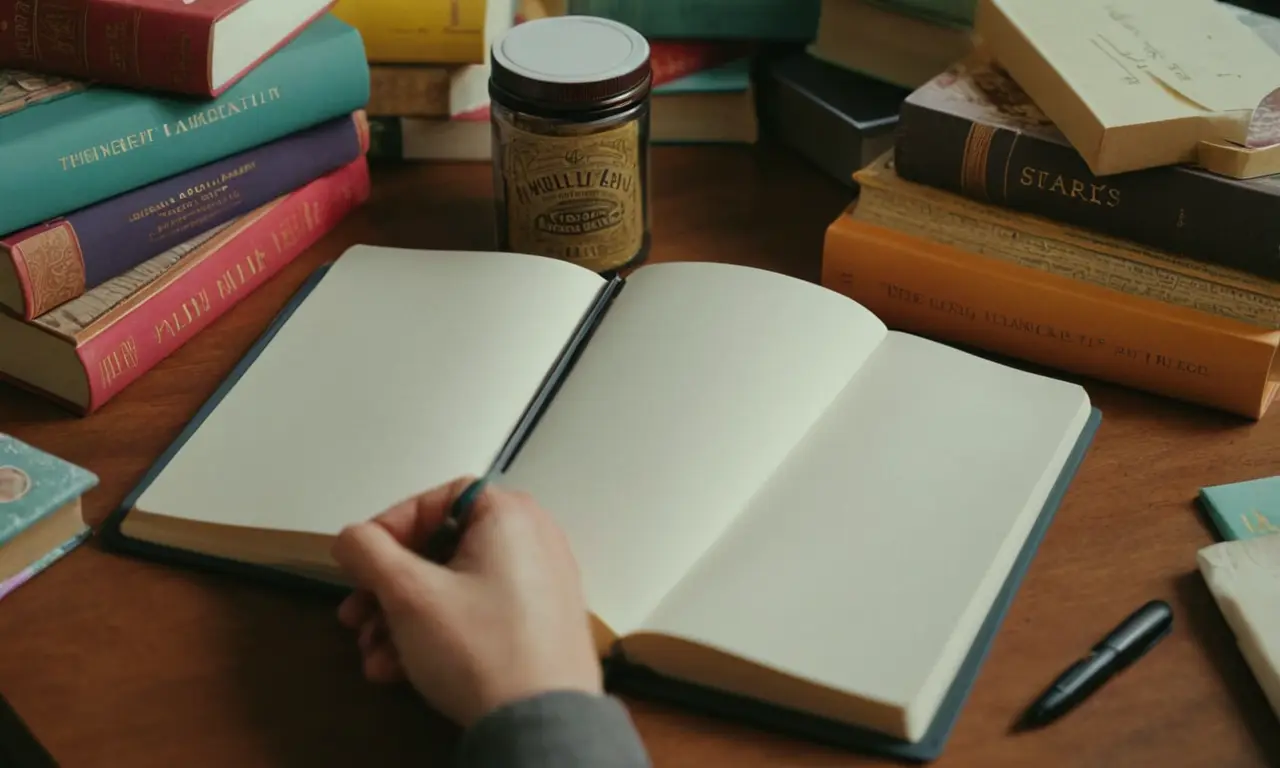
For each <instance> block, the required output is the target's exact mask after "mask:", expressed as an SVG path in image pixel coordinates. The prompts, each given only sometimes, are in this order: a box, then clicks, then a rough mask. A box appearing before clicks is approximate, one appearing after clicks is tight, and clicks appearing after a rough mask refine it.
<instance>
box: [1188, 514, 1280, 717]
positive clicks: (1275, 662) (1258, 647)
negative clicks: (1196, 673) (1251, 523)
mask: <svg viewBox="0 0 1280 768" xmlns="http://www.w3.org/2000/svg"><path fill="white" fill-rule="evenodd" d="M1196 561H1197V563H1198V565H1199V566H1200V573H1201V575H1202V576H1203V577H1204V580H1205V583H1206V584H1208V585H1209V591H1210V592H1211V593H1212V594H1213V599H1214V600H1215V601H1217V603H1218V608H1219V610H1221V611H1222V615H1223V617H1224V618H1225V619H1226V620H1227V624H1228V626H1230V627H1231V631H1232V633H1233V634H1235V636H1236V643H1237V644H1238V645H1239V646H1240V653H1241V654H1242V655H1243V656H1244V659H1245V662H1246V663H1247V664H1248V665H1249V669H1250V670H1251V671H1252V672H1253V676H1254V677H1255V678H1256V679H1257V680H1258V685H1260V686H1261V687H1262V691H1263V693H1264V694H1265V695H1266V697H1267V701H1268V702H1270V704H1271V709H1272V710H1274V711H1275V714H1276V717H1277V718H1280V534H1271V535H1268V536H1259V537H1257V538H1253V539H1240V540H1237V541H1224V542H1220V543H1218V544H1214V545H1212V546H1208V547H1205V548H1204V549H1202V550H1200V552H1199V553H1198V554H1197V555H1196Z"/></svg>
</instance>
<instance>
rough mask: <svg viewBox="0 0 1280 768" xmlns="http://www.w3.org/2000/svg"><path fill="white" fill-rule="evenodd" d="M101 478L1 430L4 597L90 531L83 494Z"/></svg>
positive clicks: (0, 576)
mask: <svg viewBox="0 0 1280 768" xmlns="http://www.w3.org/2000/svg"><path fill="white" fill-rule="evenodd" d="M97 484H98V478H97V476H96V475H94V474H93V473H92V472H89V471H87V470H84V469H81V468H80V467H78V466H76V465H74V464H71V463H70V462H67V461H64V460H62V459H60V458H58V457H56V456H53V455H51V454H49V453H46V452H44V451H42V450H40V449H38V448H36V447H34V446H31V445H28V444H26V443H24V442H22V441H20V440H18V439H16V438H14V437H10V436H9V435H6V434H3V433H0V598H3V597H4V596H5V595H7V594H9V593H10V592H12V591H13V590H15V589H17V588H18V587H19V586H21V585H23V584H25V583H26V582H28V581H30V580H31V579H32V578H33V577H34V576H36V575H37V574H39V573H40V572H42V571H44V570H45V569H46V568H48V567H49V566H50V565H52V564H53V563H54V562H55V561H57V560H59V559H60V558H62V556H63V555H65V554H67V553H68V552H70V551H71V550H73V549H75V548H76V547H77V546H78V545H79V544H80V543H81V542H83V541H84V540H85V539H86V538H87V537H88V536H89V530H90V529H89V526H87V525H86V524H85V522H84V518H83V516H82V515H81V511H80V499H81V497H82V496H83V495H84V494H85V493H86V492H88V491H89V490H90V489H91V488H93V487H95V486H96V485H97ZM0 762H2V761H0Z"/></svg>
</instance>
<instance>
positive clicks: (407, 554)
mask: <svg viewBox="0 0 1280 768" xmlns="http://www.w3.org/2000/svg"><path fill="white" fill-rule="evenodd" d="M333 557H334V559H335V560H336V561H337V562H338V565H339V566H340V567H341V568H342V570H343V571H344V572H345V573H346V574H347V576H348V577H350V578H351V579H352V580H353V581H354V582H355V584H356V586H357V587H359V588H362V589H365V590H368V591H369V592H372V593H373V595H374V597H375V598H376V599H377V602H378V603H379V604H380V605H381V607H382V610H384V611H395V610H396V609H397V608H398V607H401V606H405V605H406V604H409V603H412V602H415V601H417V600H418V599H419V598H420V597H421V595H422V594H423V592H424V591H427V590H429V589H430V588H431V584H430V583H431V582H432V581H433V580H434V579H436V578H439V577H440V576H441V575H442V574H443V573H445V571H443V569H440V568H439V566H436V565H433V564H432V563H428V562H427V561H426V560H424V559H423V558H421V557H419V556H418V554H417V553H415V552H413V551H411V550H409V549H406V548H405V547H404V546H403V545H401V543H400V542H399V541H397V540H396V539H395V538H394V537H393V536H392V535H391V533H390V532H388V531H387V529H386V528H383V527H382V526H380V525H378V524H376V523H373V522H368V523H360V524H358V525H353V526H349V527H347V528H346V529H344V530H343V531H342V533H341V534H339V535H338V540H337V543H335V544H334V547H333ZM358 602H359V601H358ZM347 610H348V611H350V612H352V613H355V612H358V610H359V608H358V607H355V608H349V609H347Z"/></svg>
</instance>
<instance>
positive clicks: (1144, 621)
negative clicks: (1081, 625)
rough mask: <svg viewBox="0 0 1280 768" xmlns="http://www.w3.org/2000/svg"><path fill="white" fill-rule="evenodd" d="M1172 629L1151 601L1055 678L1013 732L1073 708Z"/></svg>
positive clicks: (1162, 606)
mask: <svg viewBox="0 0 1280 768" xmlns="http://www.w3.org/2000/svg"><path fill="white" fill-rule="evenodd" d="M1172 629H1173V611H1172V609H1171V608H1170V607H1169V604H1168V603H1166V602H1164V601H1163V600H1152V601H1151V602H1149V603H1147V604H1146V605H1144V606H1142V607H1141V608H1139V609H1138V610H1137V611H1135V612H1134V613H1133V614H1132V615H1130V616H1129V618H1127V619H1125V620H1124V622H1123V623H1121V624H1120V626H1118V627H1116V628H1115V629H1114V630H1112V632H1111V633H1110V634H1109V635H1107V636H1106V637H1105V638H1103V639H1102V641H1101V642H1099V643H1098V644H1097V645H1095V646H1094V647H1093V649H1092V650H1091V651H1090V652H1089V655H1087V656H1085V657H1084V658H1082V659H1080V660H1079V661H1077V662H1076V663H1075V664H1073V665H1072V666H1071V667H1070V668H1068V669H1067V671H1065V672H1063V673H1062V674H1061V675H1059V676H1058V679H1057V680H1055V681H1054V682H1053V685H1051V686H1050V687H1049V689H1048V690H1047V691H1045V692H1044V693H1043V694H1042V695H1041V696H1040V698H1039V699H1037V700H1036V702H1035V703H1034V704H1032V705H1031V707H1030V708H1028V709H1027V711H1026V712H1024V713H1023V715H1022V718H1021V719H1020V720H1019V721H1018V722H1017V723H1016V724H1015V726H1014V730H1018V731H1022V730H1028V729H1031V728H1038V727H1040V726H1042V725H1046V724H1048V723H1050V722H1052V721H1054V720H1056V719H1058V718H1059V717H1061V716H1062V715H1064V714H1066V713H1067V712H1068V711H1069V710H1071V709H1072V708H1074V707H1075V706H1076V705H1077V704H1079V703H1080V702H1081V701H1083V700H1084V699H1086V698H1088V696H1089V694H1091V693H1093V692H1094V691H1096V690H1097V689H1098V688H1100V687H1101V686H1102V684H1103V683H1105V682H1106V681H1107V680H1110V679H1111V678H1112V677H1113V676H1114V675H1115V674H1116V673H1117V672H1119V671H1120V670H1122V669H1124V668H1125V667H1127V666H1129V665H1130V664H1132V663H1133V662H1134V661H1137V660H1138V659H1139V658H1141V657H1142V656H1143V654H1145V653H1146V652H1147V651H1149V650H1151V649H1152V648H1154V647H1155V645H1156V644H1157V643H1158V642H1160V640H1161V639H1163V638H1164V636H1165V635H1167V634H1169V632H1170V630H1172Z"/></svg>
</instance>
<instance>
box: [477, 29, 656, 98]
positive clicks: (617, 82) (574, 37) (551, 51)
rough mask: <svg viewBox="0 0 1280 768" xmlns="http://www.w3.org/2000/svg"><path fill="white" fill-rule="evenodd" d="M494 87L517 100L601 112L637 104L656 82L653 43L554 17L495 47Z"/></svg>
mask: <svg viewBox="0 0 1280 768" xmlns="http://www.w3.org/2000/svg"><path fill="white" fill-rule="evenodd" d="M491 59H492V74H491V77H492V82H493V85H495V86H496V87H497V88H499V89H501V90H503V91H506V92H507V93H510V94H511V95H513V96H514V97H516V98H518V99H523V100H527V101H532V102H539V103H542V104H545V105H547V106H552V107H559V108H573V107H588V108H599V107H608V106H612V105H615V104H617V103H620V102H626V101H631V100H634V99H636V98H637V97H639V96H642V95H643V94H645V93H647V92H648V89H649V85H650V82H651V71H650V65H649V42H648V41H647V40H645V38H644V36H643V35H641V34H640V33H639V32H636V31H635V30H634V29H632V28H631V27H629V26H627V25H625V24H621V23H618V22H616V21H613V20H610V19H601V18H597V17H595V16H554V17H550V18H545V19H538V20H536V21H528V22H525V23H523V24H517V25H516V26H514V27H512V28H511V29H510V30H509V31H508V32H507V33H506V34H505V35H503V36H502V37H501V38H500V39H498V40H497V41H495V42H494V44H493V51H492V57H491Z"/></svg>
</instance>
